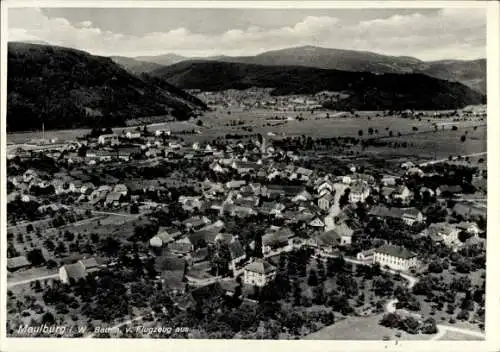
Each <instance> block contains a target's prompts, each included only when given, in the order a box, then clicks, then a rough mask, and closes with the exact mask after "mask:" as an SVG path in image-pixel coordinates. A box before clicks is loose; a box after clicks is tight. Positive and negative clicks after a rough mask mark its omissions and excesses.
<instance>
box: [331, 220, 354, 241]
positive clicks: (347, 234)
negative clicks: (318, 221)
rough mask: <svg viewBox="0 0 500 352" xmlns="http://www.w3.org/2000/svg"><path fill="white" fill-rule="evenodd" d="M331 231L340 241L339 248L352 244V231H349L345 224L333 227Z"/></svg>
mask: <svg viewBox="0 0 500 352" xmlns="http://www.w3.org/2000/svg"><path fill="white" fill-rule="evenodd" d="M333 231H334V232H335V233H336V234H337V237H338V238H339V239H340V241H339V245H340V246H346V245H350V244H351V243H352V235H353V234H354V230H353V229H351V228H350V227H349V226H348V225H347V224H346V223H345V222H342V223H340V224H338V225H335V228H334V229H333Z"/></svg>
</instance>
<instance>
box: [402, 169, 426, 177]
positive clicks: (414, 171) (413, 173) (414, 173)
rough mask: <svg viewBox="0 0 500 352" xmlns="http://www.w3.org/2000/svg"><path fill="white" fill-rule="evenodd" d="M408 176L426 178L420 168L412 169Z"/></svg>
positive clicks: (407, 172) (409, 170)
mask: <svg viewBox="0 0 500 352" xmlns="http://www.w3.org/2000/svg"><path fill="white" fill-rule="evenodd" d="M406 174H407V175H408V176H418V177H424V175H425V172H423V171H422V169H419V168H418V167H412V168H409V169H408V170H407V171H406Z"/></svg>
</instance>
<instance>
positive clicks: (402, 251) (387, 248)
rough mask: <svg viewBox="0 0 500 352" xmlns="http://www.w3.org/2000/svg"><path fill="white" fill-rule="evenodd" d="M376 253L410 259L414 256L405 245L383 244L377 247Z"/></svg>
mask: <svg viewBox="0 0 500 352" xmlns="http://www.w3.org/2000/svg"><path fill="white" fill-rule="evenodd" d="M376 252H377V253H382V254H387V255H391V256H393V257H398V258H402V259H410V258H413V257H416V254H415V253H413V252H411V251H409V250H408V249H406V248H405V247H402V246H396V245H392V244H384V245H383V246H381V247H379V248H377V250H376Z"/></svg>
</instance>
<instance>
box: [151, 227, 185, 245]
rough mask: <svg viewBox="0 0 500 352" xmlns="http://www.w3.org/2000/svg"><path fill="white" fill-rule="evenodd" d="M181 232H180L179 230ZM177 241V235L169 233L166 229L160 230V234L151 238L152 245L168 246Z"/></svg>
mask: <svg viewBox="0 0 500 352" xmlns="http://www.w3.org/2000/svg"><path fill="white" fill-rule="evenodd" d="M178 233H179V234H180V232H178ZM174 241H175V235H174V234H173V233H169V232H168V231H166V230H160V231H159V232H158V234H156V235H155V236H153V237H151V239H150V240H149V245H150V246H151V247H157V248H159V247H166V246H167V245H168V244H169V243H172V242H174Z"/></svg>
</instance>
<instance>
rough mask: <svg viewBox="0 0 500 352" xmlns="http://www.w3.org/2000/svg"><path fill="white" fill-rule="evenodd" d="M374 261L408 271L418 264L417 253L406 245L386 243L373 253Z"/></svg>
mask: <svg viewBox="0 0 500 352" xmlns="http://www.w3.org/2000/svg"><path fill="white" fill-rule="evenodd" d="M373 263H379V264H380V266H381V267H384V266H386V265H387V266H388V267H389V268H391V269H393V270H401V271H408V270H409V269H410V268H412V267H415V266H417V255H416V254H415V253H413V252H410V251H409V250H407V249H406V248H404V247H401V246H395V245H391V244H385V245H383V246H381V247H379V248H377V249H376V250H375V251H374V253H373Z"/></svg>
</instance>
